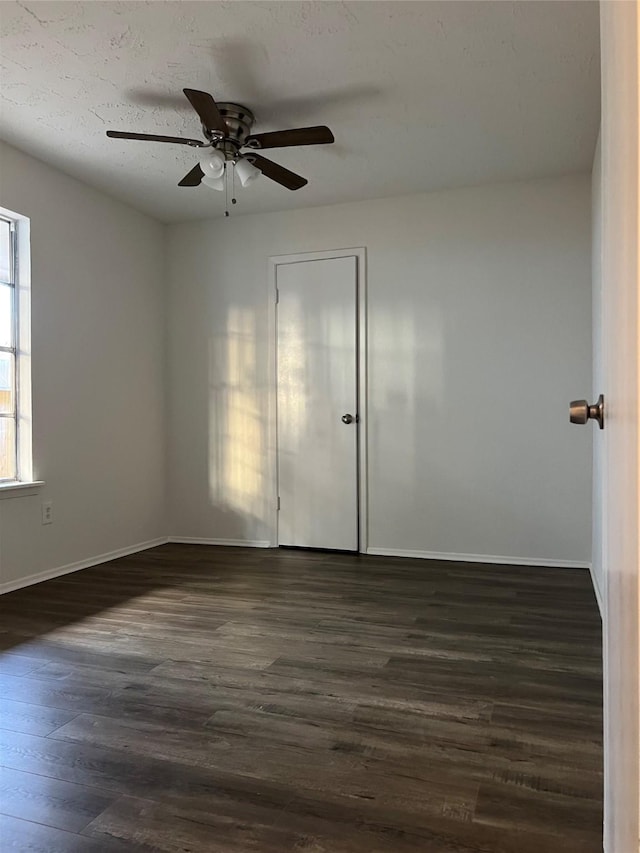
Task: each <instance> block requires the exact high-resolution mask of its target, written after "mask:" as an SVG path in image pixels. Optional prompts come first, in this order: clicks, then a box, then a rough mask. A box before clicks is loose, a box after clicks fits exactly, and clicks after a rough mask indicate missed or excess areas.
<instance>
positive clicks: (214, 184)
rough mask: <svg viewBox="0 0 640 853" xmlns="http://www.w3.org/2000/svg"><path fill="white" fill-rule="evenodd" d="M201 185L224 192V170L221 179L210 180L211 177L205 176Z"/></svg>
mask: <svg viewBox="0 0 640 853" xmlns="http://www.w3.org/2000/svg"><path fill="white" fill-rule="evenodd" d="M200 183H202V184H204V185H205V186H206V187H210V188H211V189H212V190H221V191H222V190H223V189H224V170H223V172H222V174H221V175H220V177H219V178H210V177H209V175H205V176H204V178H203V179H202V181H201V182H200Z"/></svg>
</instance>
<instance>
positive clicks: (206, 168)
mask: <svg viewBox="0 0 640 853" xmlns="http://www.w3.org/2000/svg"><path fill="white" fill-rule="evenodd" d="M224 162H225V161H224V154H223V153H222V152H221V151H216V149H215V148H213V149H212V150H211V151H207V152H206V154H203V155H202V157H201V158H200V168H201V169H202V171H203V172H204V173H205V175H207V176H208V177H209V178H220V177H221V176H222V174H223V172H224Z"/></svg>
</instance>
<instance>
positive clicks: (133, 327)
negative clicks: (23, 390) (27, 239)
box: [0, 144, 165, 588]
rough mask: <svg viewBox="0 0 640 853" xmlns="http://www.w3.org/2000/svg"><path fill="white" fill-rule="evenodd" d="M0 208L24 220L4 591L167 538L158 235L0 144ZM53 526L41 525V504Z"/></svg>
mask: <svg viewBox="0 0 640 853" xmlns="http://www.w3.org/2000/svg"><path fill="white" fill-rule="evenodd" d="M0 174H1V179H0V205H2V206H3V207H5V208H8V209H10V210H13V211H15V212H17V213H20V214H23V215H25V216H28V217H30V218H31V240H32V331H33V334H32V339H33V358H32V373H33V447H34V476H35V477H36V478H39V479H43V480H45V481H46V485H45V486H44V488H43V489H42V492H41V494H39V495H36V496H33V497H20V498H5V499H3V500H0V582H1V583H2V584H4V585H5V588H6V587H8V586H10V585H17V584H19V582H20V581H21V580H24V579H25V578H28V577H30V576H32V575H36V574H38V573H41V572H48V571H51V570H54V569H56V568H59V567H66V566H69V565H70V564H74V563H77V562H82V561H91V560H93V559H95V558H96V557H98V556H100V555H102V554H109V553H112V552H114V551H118V550H121V549H126V548H132V547H135V546H137V545H138V544H140V543H144V542H147V541H149V540H153V539H156V538H157V537H159V536H162V535H163V534H164V532H165V517H164V489H165V480H164V477H165V456H164V451H165V448H164V433H163V430H164V392H163V381H164V377H163V374H164V364H163V357H164V340H163V338H164V315H163V299H164V293H163V266H164V258H163V226H161V225H159V224H158V223H156V222H154V221H152V220H150V219H148V218H147V217H145V216H143V215H142V214H140V213H137V212H135V211H133V210H132V209H131V208H129V207H127V206H125V205H124V204H121V203H120V202H116V201H113V200H111V199H109V198H107V197H106V196H104V195H103V194H101V193H99V192H97V191H95V190H93V189H90V188H89V187H87V186H85V185H84V184H81V183H79V182H78V181H76V180H74V179H72V178H70V177H67V176H66V175H63V174H61V173H60V172H58V171H56V170H54V169H52V168H50V167H49V166H46V165H45V164H43V163H41V162H39V161H37V160H34V159H32V158H31V157H28V156H27V155H25V154H23V153H21V152H19V151H17V150H16V149H14V148H11V147H9V146H7V145H4V144H2V145H1V146H0ZM45 499H50V500H52V501H53V513H54V523H53V524H52V525H50V526H43V525H42V524H41V513H40V505H41V501H42V500H45Z"/></svg>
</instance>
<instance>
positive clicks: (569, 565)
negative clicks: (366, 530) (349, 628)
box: [367, 548, 590, 569]
mask: <svg viewBox="0 0 640 853" xmlns="http://www.w3.org/2000/svg"><path fill="white" fill-rule="evenodd" d="M367 554H375V555H376V556H378V557H411V558H413V559H418V560H447V561H452V562H456V563H497V564H499V565H509V566H539V567H543V568H547V567H548V568H554V569H556V568H557V569H588V568H590V566H589V563H583V562H581V561H580V560H548V559H546V558H541V559H537V560H536V559H533V558H529V557H504V556H502V555H496V554H452V553H449V552H447V551H403V550H401V549H400V548H367Z"/></svg>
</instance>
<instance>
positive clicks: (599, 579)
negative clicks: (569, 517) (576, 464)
mask: <svg viewBox="0 0 640 853" xmlns="http://www.w3.org/2000/svg"><path fill="white" fill-rule="evenodd" d="M591 255H592V263H591V270H592V304H593V309H592V310H593V385H592V388H591V400H590V401H589V402H595V401H596V400H597V399H598V395H599V394H602V392H603V389H604V363H603V343H602V147H601V142H600V136H599V135H598V144H597V145H596V152H595V155H594V158H593V171H592V174H591ZM594 426H595V425H594ZM604 440H605V436H604V433H603V432H602V430H599V429H595V428H594V429H593V506H592V548H591V551H592V558H591V564H592V568H591V575H592V577H593V585H594V587H595V592H596V597H597V599H598V606H599V607H600V612H601V613H602V611H603V609H604V603H605V599H606V596H605V588H604V583H605V572H604V560H603V547H604V541H603V529H602V528H603V502H604V487H605V482H604V476H603V468H604Z"/></svg>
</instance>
